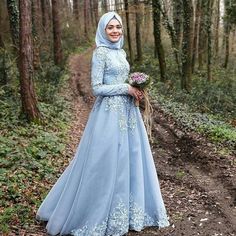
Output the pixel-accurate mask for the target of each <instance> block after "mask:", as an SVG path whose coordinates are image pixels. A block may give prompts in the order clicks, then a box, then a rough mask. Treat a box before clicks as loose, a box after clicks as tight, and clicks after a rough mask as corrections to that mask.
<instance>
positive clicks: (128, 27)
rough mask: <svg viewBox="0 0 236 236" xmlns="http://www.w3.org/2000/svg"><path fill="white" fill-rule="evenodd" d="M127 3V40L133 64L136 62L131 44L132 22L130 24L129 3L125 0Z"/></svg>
mask: <svg viewBox="0 0 236 236" xmlns="http://www.w3.org/2000/svg"><path fill="white" fill-rule="evenodd" d="M124 4H125V17H126V28H127V41H128V48H129V58H130V64H131V65H132V64H133V62H134V56H133V50H132V45H131V35H130V24H129V3H128V0H124Z"/></svg>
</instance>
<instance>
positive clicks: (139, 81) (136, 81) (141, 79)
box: [127, 72, 153, 139]
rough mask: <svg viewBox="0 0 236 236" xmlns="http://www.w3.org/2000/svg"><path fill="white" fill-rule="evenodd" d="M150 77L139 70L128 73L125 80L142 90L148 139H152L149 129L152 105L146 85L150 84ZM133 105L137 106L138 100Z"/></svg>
mask: <svg viewBox="0 0 236 236" xmlns="http://www.w3.org/2000/svg"><path fill="white" fill-rule="evenodd" d="M150 81H151V79H150V77H149V76H148V75H146V74H144V73H141V72H134V73H131V74H130V77H129V78H128V80H127V82H128V83H129V84H130V85H131V86H133V87H136V88H139V89H140V90H142V91H143V96H144V104H145V108H144V113H143V115H144V123H145V125H146V128H147V133H148V135H149V137H150V139H152V136H151V130H152V119H151V118H152V112H153V109H152V106H151V103H150V102H149V97H148V92H147V88H148V85H149V84H150ZM135 105H136V106H139V101H138V100H135Z"/></svg>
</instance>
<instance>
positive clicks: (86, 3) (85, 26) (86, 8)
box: [84, 0, 89, 40]
mask: <svg viewBox="0 0 236 236" xmlns="http://www.w3.org/2000/svg"><path fill="white" fill-rule="evenodd" d="M88 16H89V14H88V0H84V37H85V39H87V40H88V38H89V35H88V25H89V19H88Z"/></svg>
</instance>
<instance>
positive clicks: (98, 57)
mask: <svg viewBox="0 0 236 236" xmlns="http://www.w3.org/2000/svg"><path fill="white" fill-rule="evenodd" d="M106 54H107V51H106V48H103V47H99V48H97V49H95V51H94V52H93V58H92V69H91V84H92V92H93V95H94V96H99V95H101V96H112V95H127V94H128V88H129V85H128V84H127V83H121V84H104V83H103V79H104V72H105V66H106Z"/></svg>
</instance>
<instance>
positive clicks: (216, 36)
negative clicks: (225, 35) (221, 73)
mask: <svg viewBox="0 0 236 236" xmlns="http://www.w3.org/2000/svg"><path fill="white" fill-rule="evenodd" d="M219 27H220V0H217V1H216V26H215V45H214V46H215V50H214V52H215V55H214V58H215V59H217V58H218V56H219Z"/></svg>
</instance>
